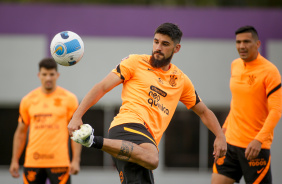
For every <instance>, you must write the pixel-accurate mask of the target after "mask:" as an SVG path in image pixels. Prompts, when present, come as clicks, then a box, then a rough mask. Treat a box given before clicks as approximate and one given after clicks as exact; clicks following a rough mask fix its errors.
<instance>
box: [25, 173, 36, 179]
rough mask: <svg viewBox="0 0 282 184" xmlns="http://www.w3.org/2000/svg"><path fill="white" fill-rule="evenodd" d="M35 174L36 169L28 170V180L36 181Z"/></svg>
mask: <svg viewBox="0 0 282 184" xmlns="http://www.w3.org/2000/svg"><path fill="white" fill-rule="evenodd" d="M35 176H36V172H35V171H27V176H26V178H27V180H28V181H34V180H35Z"/></svg>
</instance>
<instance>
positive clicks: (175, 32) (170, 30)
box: [155, 23, 182, 43]
mask: <svg viewBox="0 0 282 184" xmlns="http://www.w3.org/2000/svg"><path fill="white" fill-rule="evenodd" d="M156 33H160V34H163V35H167V36H169V37H170V38H171V39H172V41H173V42H174V43H180V41H181V37H182V31H181V30H180V29H179V27H178V26H177V25H175V24H173V23H163V24H161V25H160V26H159V27H158V28H157V29H156V30H155V34H156Z"/></svg>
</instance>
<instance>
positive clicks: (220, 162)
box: [216, 156, 225, 165]
mask: <svg viewBox="0 0 282 184" xmlns="http://www.w3.org/2000/svg"><path fill="white" fill-rule="evenodd" d="M224 159H225V156H224V157H221V158H218V159H217V161H216V164H217V165H222V164H224Z"/></svg>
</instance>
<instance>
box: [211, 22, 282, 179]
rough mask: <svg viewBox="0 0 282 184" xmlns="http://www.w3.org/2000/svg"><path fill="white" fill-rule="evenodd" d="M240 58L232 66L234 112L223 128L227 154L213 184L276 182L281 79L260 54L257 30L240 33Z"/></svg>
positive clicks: (216, 166) (244, 29) (246, 28)
mask: <svg viewBox="0 0 282 184" xmlns="http://www.w3.org/2000/svg"><path fill="white" fill-rule="evenodd" d="M235 34H236V48H237V50H238V53H239V56H240V58H238V59H235V60H234V61H233V62H232V64H231V79H230V90H231V93H232V100H231V105H230V112H229V115H228V116H227V118H226V120H225V123H224V125H223V130H224V132H225V135H226V141H227V148H228V149H227V154H226V156H225V157H223V158H220V159H218V161H217V162H215V164H214V167H213V172H214V173H213V175H212V184H223V183H224V184H231V183H234V182H239V180H240V179H241V177H242V176H244V179H245V181H246V183H265V184H266V183H268V184H270V183H272V176H271V170H270V165H271V164H270V163H271V156H270V146H271V143H272V139H273V132H274V128H275V126H276V124H277V123H278V121H279V119H280V117H281V112H282V90H281V76H280V74H279V71H278V69H277V68H276V67H275V66H274V65H273V64H272V63H271V62H270V61H268V60H267V59H265V58H264V57H263V56H261V55H260V53H259V51H258V49H259V47H260V44H261V42H260V41H259V38H258V33H257V31H256V29H255V28H254V27H252V26H244V27H241V28H239V29H238V30H237V31H236V32H235Z"/></svg>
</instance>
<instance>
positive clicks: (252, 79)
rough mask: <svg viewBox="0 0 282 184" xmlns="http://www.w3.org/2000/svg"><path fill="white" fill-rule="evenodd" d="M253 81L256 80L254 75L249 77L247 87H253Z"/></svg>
mask: <svg viewBox="0 0 282 184" xmlns="http://www.w3.org/2000/svg"><path fill="white" fill-rule="evenodd" d="M255 79H256V76H254V75H249V81H248V84H249V85H253V84H254V83H255Z"/></svg>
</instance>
